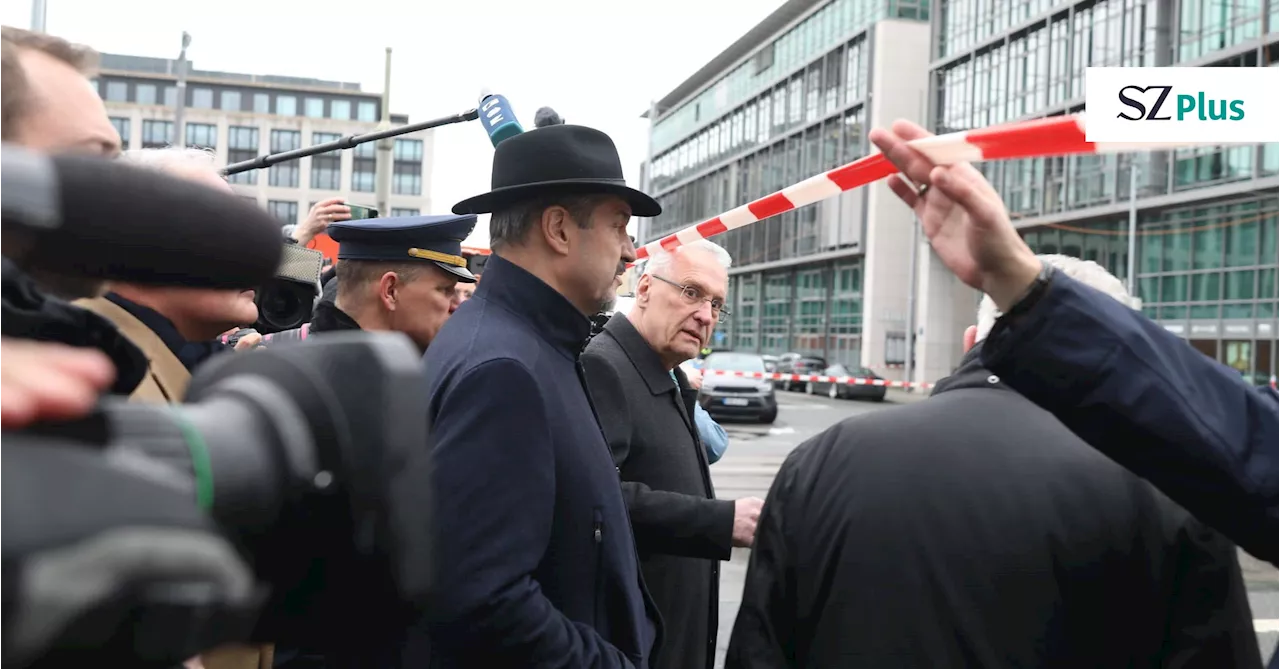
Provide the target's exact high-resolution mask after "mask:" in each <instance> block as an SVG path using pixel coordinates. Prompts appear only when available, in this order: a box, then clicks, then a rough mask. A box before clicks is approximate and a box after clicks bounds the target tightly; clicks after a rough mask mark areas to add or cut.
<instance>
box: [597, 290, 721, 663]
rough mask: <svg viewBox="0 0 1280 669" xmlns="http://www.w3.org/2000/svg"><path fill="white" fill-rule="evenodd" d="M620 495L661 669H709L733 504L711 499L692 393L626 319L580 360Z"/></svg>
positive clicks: (617, 319)
mask: <svg viewBox="0 0 1280 669" xmlns="http://www.w3.org/2000/svg"><path fill="white" fill-rule="evenodd" d="M582 364H583V367H584V368H585V370H586V374H587V384H588V385H589V387H590V390H591V399H592V401H593V402H595V405H596V412H597V413H598V415H599V416H600V425H601V427H603V428H604V434H605V437H606V438H608V440H609V447H610V449H612V450H613V462H614V464H615V465H617V467H618V468H619V471H620V472H621V474H622V481H623V483H622V492H623V495H624V496H625V497H626V500H627V509H628V511H629V512H630V513H631V526H632V527H633V528H634V530H635V535H636V548H637V549H638V550H639V551H640V564H641V567H642V568H643V570H644V581H645V584H646V585H648V586H649V592H651V593H653V599H654V602H656V603H657V605H658V611H659V612H660V613H661V614H662V622H663V624H664V626H665V628H666V635H665V637H664V641H663V652H662V661H661V662H659V663H658V665H657V666H659V667H662V668H663V669H711V668H712V666H713V664H714V662H715V656H716V654H715V648H716V629H717V627H718V621H719V604H720V595H719V592H720V560H728V559H729V556H730V553H731V551H732V550H733V543H732V542H733V508H734V505H733V502H732V501H728V500H717V499H716V498H715V490H714V489H713V488H712V486H711V474H710V472H709V470H708V469H707V467H708V462H707V455H706V451H705V450H704V449H703V448H702V444H701V443H700V441H699V439H698V430H697V427H696V425H695V424H694V422H693V407H694V401H695V400H696V399H697V395H698V392H697V391H696V390H693V389H692V388H690V387H689V385H688V382H687V381H686V380H685V377H684V372H681V371H679V370H678V369H677V370H676V375H677V378H678V379H679V385H677V382H676V381H675V380H673V379H672V378H671V374H670V373H669V372H667V370H665V369H663V366H662V361H661V360H660V359H659V358H658V354H657V353H655V352H654V350H653V348H651V347H650V346H649V344H648V342H646V341H645V340H644V338H643V337H642V336H640V333H639V332H638V331H637V330H636V328H635V326H634V325H632V324H631V321H630V320H629V319H628V318H627V317H626V315H624V314H618V315H615V316H614V317H613V318H612V319H610V320H609V322H608V324H607V325H605V327H604V331H603V332H602V333H601V334H599V335H598V336H596V337H595V338H594V339H592V340H591V344H590V345H589V346H587V350H586V351H585V352H583V354H582Z"/></svg>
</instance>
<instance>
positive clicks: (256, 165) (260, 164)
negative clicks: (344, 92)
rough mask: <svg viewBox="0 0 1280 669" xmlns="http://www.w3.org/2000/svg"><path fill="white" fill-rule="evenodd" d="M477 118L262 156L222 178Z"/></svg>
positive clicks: (474, 112)
mask: <svg viewBox="0 0 1280 669" xmlns="http://www.w3.org/2000/svg"><path fill="white" fill-rule="evenodd" d="M478 118H480V111H479V110H478V109H469V110H467V111H464V112H462V113H460V114H454V115H453V116H446V117H444V118H438V119H433V120H431V121H423V122H421V123H413V124H411V125H403V126H400V127H398V128H390V129H388V130H378V131H376V132H370V133H366V134H363V135H347V136H346V137H343V138H342V139H339V140H336V141H333V142H328V143H325V144H317V145H315V146H308V147H306V148H302V149H294V150H293V151H284V152H282V153H272V154H269V155H265V156H258V157H257V158H253V159H252V160H245V161H241V162H238V163H234V164H232V165H227V166H226V167H224V168H222V174H223V175H224V176H230V175H232V174H239V173H241V172H248V171H249V170H260V169H264V168H267V167H271V166H272V165H276V164H278V163H283V162H288V161H290V160H297V159H299V158H306V157H307V156H314V155H317V154H320V153H328V152H329V151H335V150H339V149H350V148H354V147H356V146H358V145H360V144H366V143H368V142H376V141H378V140H380V139H385V138H387V137H397V136H399V135H407V134H409V133H411V132H417V131H419V130H427V129H429V128H437V127H440V126H442V125H449V124H451V123H463V122H465V121H474V120H476V119H478Z"/></svg>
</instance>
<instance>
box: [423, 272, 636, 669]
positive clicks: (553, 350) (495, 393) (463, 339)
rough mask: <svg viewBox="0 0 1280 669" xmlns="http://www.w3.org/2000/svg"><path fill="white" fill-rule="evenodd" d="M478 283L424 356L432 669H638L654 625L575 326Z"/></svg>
mask: <svg viewBox="0 0 1280 669" xmlns="http://www.w3.org/2000/svg"><path fill="white" fill-rule="evenodd" d="M485 270H486V271H485V275H484V276H485V279H484V281H483V282H482V283H481V284H480V286H479V289H478V290H477V291H476V294H475V296H474V297H472V298H471V299H470V300H468V301H467V302H466V303H464V304H463V305H462V307H461V308H459V309H458V311H457V312H456V313H455V314H454V315H453V316H452V317H450V318H449V320H448V322H447V323H446V324H445V326H444V327H443V328H441V330H440V334H439V335H438V336H437V337H436V338H435V340H433V341H432V342H431V347H430V348H429V349H428V350H427V354H426V376H427V379H428V383H429V384H430V393H431V404H430V410H429V413H430V420H431V427H432V434H433V442H434V446H433V449H434V457H433V463H434V464H433V466H434V468H435V478H434V480H435V482H436V483H435V485H436V490H435V491H434V495H435V497H436V499H437V508H436V512H435V517H436V518H437V520H438V529H439V533H438V537H439V540H438V541H437V545H438V549H437V550H438V555H437V561H438V564H437V567H438V571H437V578H438V583H439V590H438V592H437V593H436V596H435V597H434V598H433V601H432V603H431V605H430V610H429V611H428V617H429V618H430V637H431V645H432V648H431V656H432V658H431V659H432V661H433V666H465V667H486V668H487V669H488V668H494V669H496V668H497V667H602V668H603V667H632V666H634V667H647V666H648V665H649V662H650V657H651V652H652V650H653V648H654V647H655V646H656V642H657V637H658V635H659V633H660V622H659V619H658V614H657V612H656V609H655V608H654V607H653V603H652V601H651V600H650V599H649V596H648V594H647V592H646V591H645V588H644V584H643V581H642V580H641V576H640V567H639V562H638V559H637V556H636V548H635V542H634V539H633V537H632V532H631V525H630V521H629V519H628V516H627V507H626V504H625V503H624V502H623V499H622V488H621V485H620V482H619V478H618V471H617V470H616V469H615V468H614V465H613V456H612V455H611V453H610V451H609V446H608V444H607V443H606V442H605V438H604V434H603V433H602V432H601V430H600V424H599V422H598V421H597V419H596V416H595V411H594V410H593V408H592V406H591V403H590V400H589V399H588V396H587V393H586V390H585V384H584V382H583V380H582V376H581V372H580V369H581V367H580V364H579V363H578V354H579V353H580V352H581V350H582V348H583V346H584V345H585V344H586V342H587V338H588V335H589V334H590V321H589V320H588V319H587V317H586V316H584V315H583V314H582V313H580V312H579V311H578V310H577V309H576V308H574V306H573V305H572V304H570V303H569V301H568V300H566V299H565V298H564V297H563V296H562V295H560V293H558V292H556V291H555V290H554V289H552V288H551V287H550V286H548V285H547V284H545V283H544V282H542V281H541V280H539V279H538V278H537V277H535V276H533V275H532V274H530V273H528V272H526V271H525V270H523V269H521V268H520V267H517V266H516V265H514V264H512V263H510V262H507V261H506V260H503V259H502V258H501V257H499V256H492V257H491V258H490V259H489V263H488V265H487V266H486V267H485ZM405 666H410V665H409V664H406V665H405ZM414 666H426V665H425V664H417V663H415V664H414Z"/></svg>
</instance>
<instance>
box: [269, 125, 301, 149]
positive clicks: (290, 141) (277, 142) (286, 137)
mask: <svg viewBox="0 0 1280 669" xmlns="http://www.w3.org/2000/svg"><path fill="white" fill-rule="evenodd" d="M299 148H302V133H301V132H299V131H297V130H272V131H271V152H272V153H280V152H282V151H293V150H294V149H299Z"/></svg>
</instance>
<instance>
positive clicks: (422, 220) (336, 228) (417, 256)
mask: <svg viewBox="0 0 1280 669" xmlns="http://www.w3.org/2000/svg"><path fill="white" fill-rule="evenodd" d="M475 227H476V217H475V215H474V214H466V215H461V216H456V215H448V216H398V217H395V218H370V219H364V220H355V221H338V222H335V223H331V224H329V230H328V234H329V237H331V238H332V239H333V241H335V242H338V260H378V261H389V260H390V261H403V260H422V261H424V262H433V263H435V264H436V265H437V266H438V267H440V268H441V269H443V270H445V271H446V272H449V273H450V274H453V275H454V276H456V277H458V280H459V281H465V282H467V283H473V282H475V280H476V277H475V275H473V274H472V273H471V272H470V271H468V270H467V259H466V258H464V257H462V240H464V239H466V238H467V235H470V234H471V230H472V229H473V228H475Z"/></svg>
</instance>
